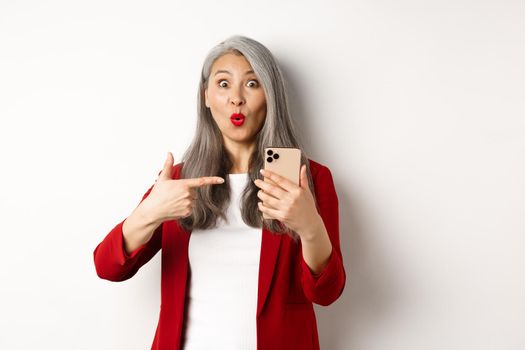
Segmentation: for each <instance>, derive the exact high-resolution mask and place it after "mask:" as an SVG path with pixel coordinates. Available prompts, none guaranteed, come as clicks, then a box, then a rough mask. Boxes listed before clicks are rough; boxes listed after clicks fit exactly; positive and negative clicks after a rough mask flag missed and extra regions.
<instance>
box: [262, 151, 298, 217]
mask: <svg viewBox="0 0 525 350" xmlns="http://www.w3.org/2000/svg"><path fill="white" fill-rule="evenodd" d="M264 169H265V170H270V171H272V172H274V173H276V174H279V175H281V176H283V177H285V178H287V179H288V180H290V181H292V182H293V183H295V184H296V185H299V176H300V171H301V150H300V149H299V148H294V147H265V148H264ZM264 181H266V182H269V183H272V184H275V183H274V182H273V181H272V180H270V179H268V178H266V177H265V178H264ZM263 218H264V219H271V218H270V217H268V216H267V215H266V214H265V213H263Z"/></svg>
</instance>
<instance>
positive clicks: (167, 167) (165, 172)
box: [159, 152, 173, 180]
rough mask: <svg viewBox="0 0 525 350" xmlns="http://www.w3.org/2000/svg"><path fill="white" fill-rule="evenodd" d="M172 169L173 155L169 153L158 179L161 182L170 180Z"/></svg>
mask: <svg viewBox="0 0 525 350" xmlns="http://www.w3.org/2000/svg"><path fill="white" fill-rule="evenodd" d="M172 169H173V155H172V154H171V152H168V156H167V157H166V160H165V161H164V168H163V169H162V171H161V172H160V174H159V179H162V180H171V170H172Z"/></svg>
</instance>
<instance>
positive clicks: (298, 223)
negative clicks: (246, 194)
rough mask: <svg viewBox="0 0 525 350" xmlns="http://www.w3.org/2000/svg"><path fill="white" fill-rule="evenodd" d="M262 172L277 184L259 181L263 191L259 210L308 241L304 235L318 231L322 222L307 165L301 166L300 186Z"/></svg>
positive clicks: (283, 178) (259, 195)
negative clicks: (309, 183) (311, 189)
mask: <svg viewBox="0 0 525 350" xmlns="http://www.w3.org/2000/svg"><path fill="white" fill-rule="evenodd" d="M261 173H262V175H263V176H264V177H265V178H268V179H270V180H271V181H273V182H274V183H275V184H272V183H270V182H267V181H262V180H259V179H257V180H255V181H254V183H255V185H256V186H257V187H259V188H261V189H262V190H261V191H259V192H257V196H258V197H259V198H260V199H261V200H262V202H259V203H258V205H259V210H260V211H262V212H263V213H266V215H268V216H270V217H271V218H272V219H277V220H279V221H281V222H282V223H284V224H285V225H286V226H288V227H289V228H290V229H292V230H294V231H295V232H296V233H297V234H298V235H299V236H301V238H305V237H303V235H305V234H308V233H309V232H315V229H316V228H317V227H318V225H319V224H320V223H322V219H321V216H320V215H319V212H318V211H317V208H316V206H315V200H314V198H313V195H312V192H311V191H310V187H309V185H308V179H307V176H306V165H303V166H301V172H300V180H299V186H298V185H296V184H295V183H293V182H292V181H290V180H288V179H287V178H285V177H283V176H280V175H278V174H276V173H274V172H272V171H269V170H262V171H261ZM308 238H310V237H308Z"/></svg>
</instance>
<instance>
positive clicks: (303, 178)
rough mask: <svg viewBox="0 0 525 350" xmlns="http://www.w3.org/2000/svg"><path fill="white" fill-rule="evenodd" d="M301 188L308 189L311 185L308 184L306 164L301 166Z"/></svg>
mask: <svg viewBox="0 0 525 350" xmlns="http://www.w3.org/2000/svg"><path fill="white" fill-rule="evenodd" d="M300 182H301V188H304V189H306V190H309V189H310V185H309V184H308V177H307V176H306V165H305V164H303V165H302V166H301V181H300Z"/></svg>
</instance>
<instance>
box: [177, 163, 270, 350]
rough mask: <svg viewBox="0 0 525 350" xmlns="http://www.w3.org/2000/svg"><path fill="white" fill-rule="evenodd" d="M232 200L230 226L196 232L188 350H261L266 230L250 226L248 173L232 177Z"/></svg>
mask: <svg viewBox="0 0 525 350" xmlns="http://www.w3.org/2000/svg"><path fill="white" fill-rule="evenodd" d="M228 178H229V180H230V186H231V191H232V192H231V201H230V205H229V206H228V209H227V218H228V221H229V223H226V222H225V221H224V220H222V218H219V219H218V225H217V227H216V228H213V229H207V230H192V232H191V235H190V241H189V247H188V255H189V268H190V269H191V278H190V279H189V281H188V289H187V292H186V298H188V299H187V302H188V304H187V310H186V312H187V319H186V320H187V321H186V333H185V334H183V339H184V337H185V338H186V339H185V345H184V350H200V349H206V350H209V349H216V350H219V349H228V350H240V349H256V348H257V332H256V312H257V290H258V288H257V287H258V281H259V259H260V254H261V239H262V229H261V228H253V227H250V226H248V225H246V224H245V223H244V221H243V220H242V217H241V212H240V202H239V200H240V196H241V193H242V191H243V190H244V187H245V186H246V184H247V183H248V181H249V177H248V174H247V173H243V174H228Z"/></svg>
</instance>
